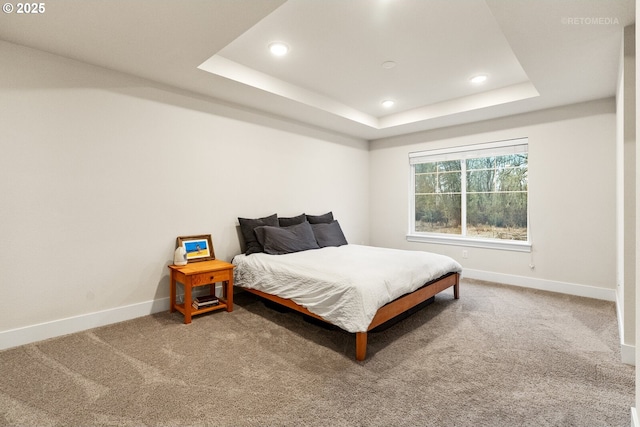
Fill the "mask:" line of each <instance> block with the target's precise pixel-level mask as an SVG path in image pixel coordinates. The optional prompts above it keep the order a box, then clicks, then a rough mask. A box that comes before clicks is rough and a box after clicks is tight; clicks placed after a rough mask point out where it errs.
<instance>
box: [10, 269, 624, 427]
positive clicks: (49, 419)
mask: <svg viewBox="0 0 640 427" xmlns="http://www.w3.org/2000/svg"><path fill="white" fill-rule="evenodd" d="M236 299H237V301H236V309H235V310H234V312H233V313H226V312H216V313H211V314H207V315H203V316H198V317H195V318H194V321H193V323H192V324H191V325H184V324H183V323H182V316H181V315H180V314H178V313H174V314H169V313H160V314H157V315H153V316H147V317H144V318H140V319H136V320H132V321H128V322H123V323H120V324H116V325H111V326H106V327H102V328H98V329H94V330H91V331H86V332H82V333H77V334H73V335H69V336H65V337H60V338H55V339H51V340H48V341H44V342H40V343H35V344H30V345H26V346H22V347H18V348H14V349H9V350H5V351H3V352H0V368H1V370H2V375H0V425H11V426H14V425H16V426H18V425H25V426H26V425H33V426H54V425H55V426H93V425H101V426H116V425H120V426H145V425H150V426H156V425H158V426H159V425H162V426H187V425H194V426H196V425H201V426H205V425H206V426H509V427H512V426H581V427H585V426H587V427H588V426H594V427H604V426H628V425H629V424H630V407H631V406H632V405H633V404H634V368H633V367H631V366H627V365H623V364H622V363H620V361H619V360H620V355H619V350H618V347H619V339H618V332H617V325H616V313H615V306H614V304H613V303H609V302H603V301H598V300H591V299H586V298H577V297H570V296H566V295H560V294H552V293H545V292H540V291H533V290H528V289H523V288H517V287H508V286H500V285H494V284H489V283H480V282H473V281H469V280H463V282H462V285H461V299H460V300H457V301H456V300H453V296H452V291H450V290H449V291H446V292H445V293H444V294H441V295H439V296H437V297H436V300H435V302H434V303H433V304H431V305H429V306H427V307H426V308H424V309H423V310H420V311H419V312H417V313H415V314H413V315H412V316H410V317H408V318H406V319H404V320H402V321H400V322H398V323H396V324H394V325H392V326H390V327H387V328H386V329H384V330H382V331H380V332H376V333H372V334H370V337H369V348H368V355H367V360H366V361H364V362H356V361H355V360H354V345H355V344H354V343H355V338H354V336H353V335H352V334H348V333H345V332H342V331H340V330H335V329H334V330H331V329H327V328H323V327H321V326H319V325H317V324H313V323H309V322H307V321H305V320H304V319H303V318H302V317H301V316H300V315H298V314H295V313H290V312H288V313H280V312H277V311H275V310H272V309H270V308H268V307H265V305H264V304H263V303H262V302H261V301H259V300H257V299H256V297H254V296H252V295H249V294H246V293H242V294H239V295H237V296H236Z"/></svg>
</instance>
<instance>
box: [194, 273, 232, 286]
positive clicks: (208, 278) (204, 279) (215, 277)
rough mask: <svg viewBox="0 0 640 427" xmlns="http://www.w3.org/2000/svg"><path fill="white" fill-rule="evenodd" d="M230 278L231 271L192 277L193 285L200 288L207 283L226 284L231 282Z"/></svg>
mask: <svg viewBox="0 0 640 427" xmlns="http://www.w3.org/2000/svg"><path fill="white" fill-rule="evenodd" d="M230 276H231V272H230V271H229V270H223V271H211V272H209V273H200V274H194V275H193V276H191V285H192V286H198V285H202V284H207V283H215V282H224V281H227V280H229V277H230Z"/></svg>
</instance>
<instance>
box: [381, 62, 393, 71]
mask: <svg viewBox="0 0 640 427" xmlns="http://www.w3.org/2000/svg"><path fill="white" fill-rule="evenodd" d="M395 66H396V63H395V62H394V61H384V62H383V63H382V68H384V69H385V70H390V69H392V68H393V67H395Z"/></svg>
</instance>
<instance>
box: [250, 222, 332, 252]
mask: <svg viewBox="0 0 640 427" xmlns="http://www.w3.org/2000/svg"><path fill="white" fill-rule="evenodd" d="M255 232H256V237H257V238H258V242H260V243H261V244H262V246H263V247H264V252H265V253H268V254H271V255H284V254H290V253H293V252H300V251H306V250H309V249H319V248H320V246H318V243H317V242H316V238H315V235H314V234H313V230H312V229H311V225H310V224H309V223H308V222H306V221H305V222H303V223H301V224H296V225H292V226H290V227H272V226H263V227H257V228H256V229H255Z"/></svg>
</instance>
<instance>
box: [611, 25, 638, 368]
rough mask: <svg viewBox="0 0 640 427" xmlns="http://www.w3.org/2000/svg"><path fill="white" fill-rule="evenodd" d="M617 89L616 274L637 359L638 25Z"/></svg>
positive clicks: (625, 348) (623, 324) (627, 348)
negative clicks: (636, 79) (636, 68)
mask: <svg viewBox="0 0 640 427" xmlns="http://www.w3.org/2000/svg"><path fill="white" fill-rule="evenodd" d="M621 45H622V49H621V52H620V65H619V68H620V71H619V77H618V85H617V90H616V164H617V165H618V167H617V168H616V175H617V177H616V223H617V239H616V240H617V241H616V250H617V255H616V261H617V265H616V274H617V280H616V282H617V301H618V304H617V307H618V317H619V323H620V341H621V344H622V346H621V353H622V360H623V361H624V362H626V363H632V364H633V363H635V354H634V353H635V348H634V346H635V333H636V332H635V326H636V325H635V318H636V313H635V302H636V301H635V300H636V289H635V288H636V220H637V219H636V133H635V127H636V120H635V116H636V109H635V102H636V99H635V60H636V59H635V25H632V26H628V27H626V28H625V29H624V35H623V40H622V44H621Z"/></svg>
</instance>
